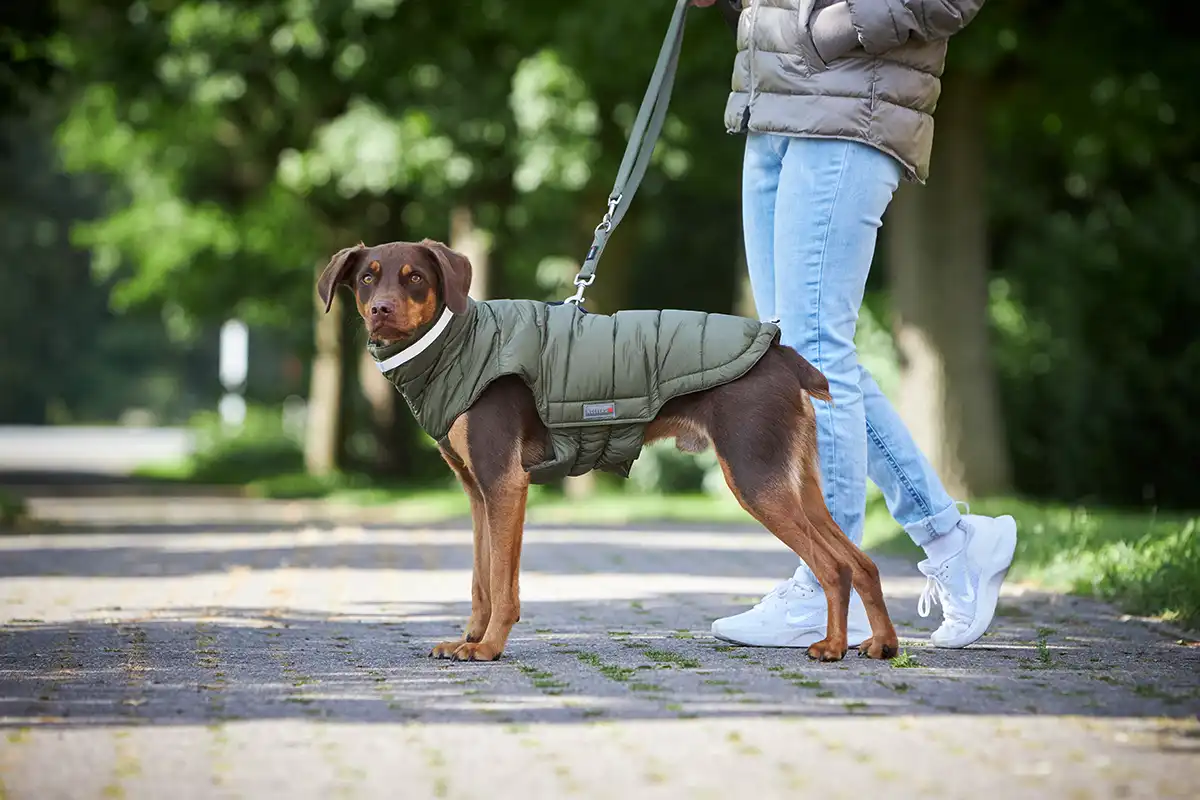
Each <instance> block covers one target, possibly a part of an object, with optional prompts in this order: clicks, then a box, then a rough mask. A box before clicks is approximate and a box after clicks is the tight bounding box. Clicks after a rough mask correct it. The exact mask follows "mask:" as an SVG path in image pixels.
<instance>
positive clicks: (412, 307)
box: [317, 239, 471, 345]
mask: <svg viewBox="0 0 1200 800" xmlns="http://www.w3.org/2000/svg"><path fill="white" fill-rule="evenodd" d="M341 284H345V285H347V286H349V287H350V288H351V289H352V290H353V291H354V301H355V304H356V305H357V307H358V313H359V316H361V317H362V318H363V322H364V323H365V324H366V328H367V336H368V337H369V338H370V339H371V341H373V342H377V343H379V344H383V345H389V344H394V343H396V342H402V341H405V340H406V339H410V338H412V336H413V334H414V333H415V332H416V331H418V330H420V329H421V328H423V327H424V326H426V325H428V324H429V323H431V322H433V320H434V317H435V316H437V313H438V309H439V308H440V307H441V305H442V304H445V306H446V307H447V308H449V309H450V311H451V312H453V313H455V314H462V313H463V312H465V311H466V310H467V291H468V290H469V289H470V287H471V262H470V261H468V260H467V257H466V256H464V255H462V254H461V253H457V252H455V251H454V250H451V249H450V248H449V247H447V246H446V245H444V244H442V243H441V242H435V241H433V240H431V239H425V240H424V241H421V242H391V243H389V244H381V245H377V246H375V247H368V246H366V245H365V244H359V245H356V246H354V247H347V248H346V249H344V250H339V251H338V252H337V254H336V255H334V257H333V258H332V259H331V260H330V261H329V265H328V266H327V267H325V271H324V272H322V273H321V277H320V278H318V279H317V293H318V294H319V295H320V297H321V302H323V303H325V311H326V312H328V311H329V307H330V306H331V305H332V304H333V293H334V292H335V291H337V287H338V286H339V285H341Z"/></svg>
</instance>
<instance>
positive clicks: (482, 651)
mask: <svg viewBox="0 0 1200 800" xmlns="http://www.w3.org/2000/svg"><path fill="white" fill-rule="evenodd" d="M503 650H504V648H503V647H496V646H495V645H493V644H490V643H488V642H463V643H462V644H460V645H459V646H458V648H457V649H456V650H455V651H454V655H453V656H451V658H453V659H454V660H455V661H495V660H496V659H498V658H499V657H500V653H501V652H503Z"/></svg>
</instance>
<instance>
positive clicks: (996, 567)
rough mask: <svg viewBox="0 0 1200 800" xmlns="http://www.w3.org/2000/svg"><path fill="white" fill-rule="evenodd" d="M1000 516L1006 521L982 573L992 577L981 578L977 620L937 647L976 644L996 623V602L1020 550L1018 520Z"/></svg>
mask: <svg viewBox="0 0 1200 800" xmlns="http://www.w3.org/2000/svg"><path fill="white" fill-rule="evenodd" d="M996 520H997V521H1003V522H1004V525H1003V528H1002V529H1001V530H1000V531H999V534H1000V535H999V536H998V537H997V541H996V547H995V548H994V549H993V550H992V559H991V566H990V568H989V569H987V570H984V572H983V573H982V575H986V576H988V577H987V578H986V579H985V580H981V581H980V582H979V597H978V598H977V600H976V606H975V621H974V622H973V623H972V624H971V627H969V628H967V630H966V632H965V633H963V634H962V635H961V636H958V637H956V638H954V639H951V640H950V641H948V642H933V644H934V645H935V646H936V647H941V648H943V649H946V650H958V649H960V648H963V647H966V646H967V645H969V644H974V643H975V642H977V641H979V638H980V637H981V636H983V634H984V633H986V632H987V629H988V628H989V627H990V626H991V624H992V618H993V617H995V615H996V604H997V603H998V602H999V601H1000V587H1001V586H1003V585H1004V579H1005V577H1007V576H1008V568H1009V567H1010V566H1012V560H1013V554H1014V553H1016V550H1017V523H1016V520H1014V519H1013V518H1012V517H1010V516H1007V515H1005V516H1002V517H997V518H996ZM981 577H982V576H981Z"/></svg>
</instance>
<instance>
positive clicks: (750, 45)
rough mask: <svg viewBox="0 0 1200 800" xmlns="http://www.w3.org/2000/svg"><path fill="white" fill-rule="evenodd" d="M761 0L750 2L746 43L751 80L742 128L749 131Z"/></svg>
mask: <svg viewBox="0 0 1200 800" xmlns="http://www.w3.org/2000/svg"><path fill="white" fill-rule="evenodd" d="M759 7H760V6H759V0H750V30H749V33H748V40H747V42H746V45H747V47H746V54H747V58H749V60H750V63H749V65H748V67H749V70H748V71H749V79H750V87H749V88H750V91H749V95H748V96H747V98H746V110H745V111H743V112H742V128H743V129H747V128H749V126H750V106H751V105H752V104H753V103H754V89H755V87H754V27H755V25H757V24H758V9H759Z"/></svg>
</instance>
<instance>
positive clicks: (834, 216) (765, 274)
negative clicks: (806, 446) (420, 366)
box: [742, 133, 961, 545]
mask: <svg viewBox="0 0 1200 800" xmlns="http://www.w3.org/2000/svg"><path fill="white" fill-rule="evenodd" d="M899 181H900V164H899V162H897V161H896V160H895V159H893V158H892V157H891V156H889V155H886V154H885V153H883V152H881V151H879V150H876V149H875V148H873V147H870V146H868V145H865V144H859V143H857V142H848V141H842V140H836V139H802V138H795V137H787V136H776V135H772V134H759V133H751V134H749V139H748V141H747V143H746V155H745V163H744V165H743V172H742V214H743V226H744V232H745V238H746V260H747V262H748V264H749V269H750V283H751V287H752V289H753V291H754V303H755V306H756V307H757V310H758V315H759V317H760V318H761V319H764V320H770V319H778V320H779V323H780V328H781V329H782V334H783V343H784V344H787V345H791V346H792V347H794V348H796V350H798V351H799V352H800V353H801V355H803V356H804V357H805V358H807V359H808V360H809V361H811V362H812V363H813V365H814V366H816V367H817V369H819V370H821V372H823V373H824V374H825V377H826V378H828V380H829V388H830V394H832V395H833V403H832V404H829V403H824V402H821V401H819V400H814V401H813V403H814V405H815V406H816V411H817V444H818V450H819V453H820V461H821V476H822V481H823V484H824V490H825V502H826V504H827V505H828V506H829V511H830V513H831V514H832V515H833V518H834V520H835V521H836V522H837V523H838V525H840V526H841V528H842V530H843V531H845V533H846V535H847V536H848V537H850V539H851V540H852V541H853V542H854V543H855V544H860V543H861V542H862V537H863V520H864V517H865V516H866V503H867V478H868V477H870V479H871V480H872V481H873V482H874V483H875V485H876V486H878V487H879V488H880V489H881V490H882V492H883V495H884V498H885V499H886V501H887V507H888V510H889V511H890V512H891V514H892V516H893V517H894V518H895V519H896V521H897V522H899V523H900V524H901V525H903V526H904V529H905V531H907V532H908V534H909V536H911V537H912V540H913V541H914V542H916V543H917V544H918V545H925V544H927V543H928V542H929V541H930V540H931V539H934V538H935V537H937V536H940V535H941V534H943V533H947V532H948V531H950V530H952V529H953V528H954V527H955V525H957V523H958V521H959V519H960V518H961V514H960V512H959V510H958V506H957V505H956V504H955V502H954V500H952V499H951V498H950V496H949V495H948V494H947V493H946V489H945V487H944V486H943V485H942V482H941V479H939V478H938V476H937V474H936V473H935V472H934V470H933V467H932V466H931V465H930V463H929V461H928V460H927V459H926V458H925V456H924V455H923V454H922V453H921V451H920V450H919V449H918V448H917V445H916V443H915V442H914V441H913V439H912V435H911V434H909V432H908V429H907V428H905V426H904V423H903V422H902V421H901V420H900V417H899V415H898V414H897V413H896V410H895V409H894V408H893V407H892V404H891V403H890V402H889V401H888V399H887V397H885V396H884V394H883V392H881V391H880V389H879V385H878V384H876V383H875V379H874V378H872V377H871V375H870V373H868V372H867V370H866V369H865V368H864V367H863V366H862V365H861V364H859V363H858V353H857V351H856V349H855V346H854V331H855V327H856V325H857V323H858V311H859V307H860V306H861V305H862V300H863V291H864V289H865V287H866V283H867V273H868V272H869V271H870V269H871V258H872V256H873V254H874V252H875V240H876V238H877V233H878V230H879V226H880V225H881V224H882V219H883V212H884V210H885V209H887V206H888V203H889V202H890V201H891V199H892V194H893V193H894V192H895V191H896V188H897V186H898V184H899Z"/></svg>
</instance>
